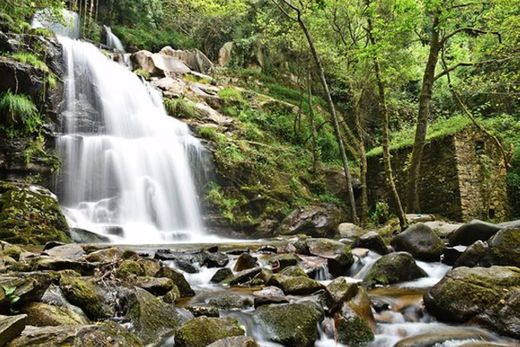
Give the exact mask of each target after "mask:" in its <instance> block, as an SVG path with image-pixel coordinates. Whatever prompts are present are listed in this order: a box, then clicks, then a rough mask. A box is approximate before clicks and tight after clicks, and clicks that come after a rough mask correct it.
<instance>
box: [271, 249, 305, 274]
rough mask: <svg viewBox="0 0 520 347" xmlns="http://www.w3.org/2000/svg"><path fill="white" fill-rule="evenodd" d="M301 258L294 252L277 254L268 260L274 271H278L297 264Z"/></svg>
mask: <svg viewBox="0 0 520 347" xmlns="http://www.w3.org/2000/svg"><path fill="white" fill-rule="evenodd" d="M300 260H301V258H300V257H298V256H297V255H296V254H294V253H285V254H279V255H276V256H274V257H272V258H271V259H270V260H269V262H270V263H271V264H272V266H273V270H274V271H280V270H283V269H285V268H286V267H289V266H295V265H298V263H299V262H300Z"/></svg>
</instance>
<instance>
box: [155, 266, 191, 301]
mask: <svg viewBox="0 0 520 347" xmlns="http://www.w3.org/2000/svg"><path fill="white" fill-rule="evenodd" d="M157 277H166V278H169V279H171V280H172V281H173V284H175V285H176V286H177V288H179V292H180V293H181V296H182V297H189V296H194V295H195V292H194V291H193V289H191V286H190V284H189V283H188V281H186V278H185V277H184V275H183V274H182V273H180V272H178V271H176V270H174V269H172V268H169V267H167V266H163V267H162V268H161V269H160V270H159V272H158V273H157Z"/></svg>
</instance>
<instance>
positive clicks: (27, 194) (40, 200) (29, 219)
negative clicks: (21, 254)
mask: <svg viewBox="0 0 520 347" xmlns="http://www.w3.org/2000/svg"><path fill="white" fill-rule="evenodd" d="M0 194H1V197H0V238H1V239H2V240H4V241H7V242H10V243H17V244H45V243H46V242H48V241H60V242H70V241H71V240H70V237H69V236H68V225H67V222H66V220H65V217H64V216H63V214H62V212H61V209H60V206H59V204H58V202H57V201H56V200H55V198H54V197H53V196H51V195H50V193H45V192H44V191H38V190H36V189H35V188H31V187H30V186H28V185H25V184H14V183H10V182H2V181H0Z"/></svg>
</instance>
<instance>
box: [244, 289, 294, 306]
mask: <svg viewBox="0 0 520 347" xmlns="http://www.w3.org/2000/svg"><path fill="white" fill-rule="evenodd" d="M253 297H254V304H255V307H259V306H262V305H269V304H279V303H288V302H289V300H288V299H287V298H286V297H285V294H284V292H283V290H281V289H280V288H278V287H274V286H271V287H265V288H263V289H262V290H259V291H256V292H253Z"/></svg>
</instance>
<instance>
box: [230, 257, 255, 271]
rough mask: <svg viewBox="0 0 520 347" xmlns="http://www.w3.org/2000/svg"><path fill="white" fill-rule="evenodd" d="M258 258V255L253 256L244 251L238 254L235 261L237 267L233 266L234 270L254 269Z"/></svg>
mask: <svg viewBox="0 0 520 347" xmlns="http://www.w3.org/2000/svg"><path fill="white" fill-rule="evenodd" d="M257 260H258V259H257V258H256V257H253V256H252V255H251V254H249V253H242V254H240V255H239V256H238V259H237V262H236V263H235V267H234V268H233V270H234V271H237V272H238V271H243V270H247V269H252V268H254V267H255V266H256V265H257V264H256V261H257Z"/></svg>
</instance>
